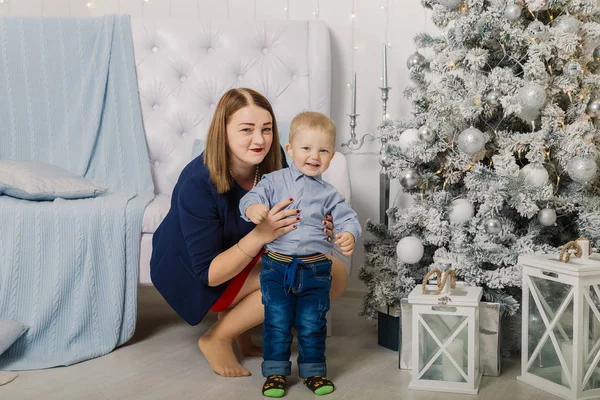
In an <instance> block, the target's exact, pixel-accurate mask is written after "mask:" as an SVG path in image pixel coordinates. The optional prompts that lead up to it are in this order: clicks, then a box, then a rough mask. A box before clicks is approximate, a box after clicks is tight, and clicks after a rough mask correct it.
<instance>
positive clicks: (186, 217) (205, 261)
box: [177, 176, 223, 285]
mask: <svg viewBox="0 0 600 400" xmlns="http://www.w3.org/2000/svg"><path fill="white" fill-rule="evenodd" d="M216 196H217V193H216V191H215V189H214V187H213V186H212V184H211V183H210V181H209V180H208V179H203V177H200V176H192V177H190V179H188V180H187V181H186V182H184V183H183V184H182V186H181V189H180V191H179V196H178V199H177V202H178V207H179V219H180V222H181V229H182V232H183V238H184V241H185V244H186V247H187V250H188V252H189V256H190V259H191V260H192V270H193V272H194V274H195V275H196V277H197V278H199V279H200V280H201V281H202V282H203V283H204V284H205V285H208V269H209V267H210V264H211V262H212V260H213V259H214V258H215V257H216V256H218V255H219V254H220V253H221V252H222V251H223V243H222V241H223V239H222V238H223V223H222V221H221V218H220V216H219V211H218V207H217V198H216Z"/></svg>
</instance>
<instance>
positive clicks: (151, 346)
mask: <svg viewBox="0 0 600 400" xmlns="http://www.w3.org/2000/svg"><path fill="white" fill-rule="evenodd" d="M359 306H360V300H359V299H356V298H349V297H345V298H342V299H340V300H338V301H336V302H334V303H333V305H332V311H331V312H332V320H333V321H334V323H333V335H334V336H333V337H331V338H329V339H328V342H327V361H328V371H329V377H330V378H331V379H332V380H333V381H334V383H335V384H336V387H337V389H336V391H335V392H334V393H332V394H330V395H328V396H325V397H323V398H324V399H327V400H334V399H343V400H351V399H356V400H390V399H403V400H411V399H414V400H436V399H440V400H442V399H444V400H455V399H486V400H496V399H497V400H500V399H502V400H505V399H510V400H517V399H528V400H529V399H531V400H551V399H556V397H553V396H551V395H549V394H547V393H545V392H541V391H539V390H537V389H534V388H533V387H530V386H528V385H526V384H524V383H521V382H519V381H517V379H516V376H517V375H518V374H519V372H520V366H519V364H518V362H517V360H507V361H506V362H505V363H504V373H503V375H502V376H501V377H498V378H491V377H484V378H483V382H482V385H481V389H480V391H479V395H478V396H468V395H449V394H442V393H433V392H415V391H409V390H408V383H409V382H410V371H403V370H399V369H398V353H396V352H393V351H391V350H387V349H384V348H382V347H379V346H377V325H376V321H366V320H364V319H362V318H361V317H359V316H357V310H358V309H359ZM211 321H212V319H207V320H206V321H203V323H202V324H200V325H199V326H196V327H190V326H188V325H187V324H185V323H184V322H182V320H181V319H179V318H178V317H177V316H176V315H175V314H174V313H173V312H172V311H171V310H170V308H169V307H168V306H167V305H166V304H165V303H164V301H163V300H162V299H161V298H160V297H159V296H158V295H157V294H156V292H155V290H154V289H153V288H141V289H140V296H139V317H138V326H137V330H136V335H135V336H134V338H133V339H132V340H131V341H130V342H129V343H128V344H127V345H125V346H123V347H121V348H119V349H117V350H115V351H114V352H112V353H111V354H108V355H106V356H104V357H100V358H98V359H95V360H90V361H87V362H83V363H80V364H77V365H73V366H70V367H63V368H54V369H49V370H41V371H23V372H19V374H20V376H19V377H18V378H17V379H16V380H15V381H13V382H12V383H9V384H8V385H6V386H1V387H0V399H6V400H9V399H10V400H21V399H43V400H54V399H56V400H58V399H60V400H65V399H66V400H70V399H85V400H92V399H102V400H105V399H110V400H116V399H127V400H134V399H161V400H167V399H175V400H184V399H190V400H191V399H193V400H212V399H215V400H221V399H224V400H228V399H232V400H234V399H235V400H251V399H264V397H262V395H261V391H260V390H261V385H262V383H263V377H262V376H261V372H260V363H261V359H260V358H253V359H246V360H244V361H243V364H244V365H245V366H246V367H247V368H248V369H250V371H252V373H253V375H252V376H251V377H248V378H236V379H231V378H229V379H226V378H221V377H219V376H217V375H216V374H214V373H213V372H212V371H211V370H210V368H209V366H208V364H207V363H206V360H205V359H204V358H203V356H202V353H200V351H199V350H198V347H197V346H196V342H197V340H198V337H199V336H200V334H201V333H202V332H203V331H204V330H205V329H206V328H207V327H208V326H209V324H210V323H211ZM255 336H256V337H255V338H256V341H259V340H260V331H258V330H257V331H256V332H255ZM292 357H293V361H294V362H293V365H294V367H293V369H292V374H293V375H294V376H292V377H290V378H289V379H288V382H289V384H290V385H291V386H290V387H289V389H288V393H287V395H286V397H285V399H315V397H317V396H315V395H313V394H312V393H311V392H310V391H309V390H308V389H307V388H305V387H304V386H303V385H302V384H301V382H300V381H299V380H298V378H297V373H298V370H297V367H296V366H295V358H296V353H294V354H292Z"/></svg>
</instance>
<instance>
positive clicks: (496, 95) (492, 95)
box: [485, 90, 500, 107]
mask: <svg viewBox="0 0 600 400" xmlns="http://www.w3.org/2000/svg"><path fill="white" fill-rule="evenodd" d="M485 101H486V102H487V103H488V104H489V105H491V106H494V107H495V106H499V105H500V92H498V91H497V90H492V91H490V92H488V94H487V95H486V96H485Z"/></svg>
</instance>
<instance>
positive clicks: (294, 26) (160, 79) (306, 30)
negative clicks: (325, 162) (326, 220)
mask: <svg viewBox="0 0 600 400" xmlns="http://www.w3.org/2000/svg"><path fill="white" fill-rule="evenodd" d="M132 25H133V38H134V48H135V59H136V66H137V74H138V84H139V92H140V101H141V106H142V114H143V119H144V128H145V130H146V137H147V142H148V149H149V153H150V158H151V162H152V172H153V176H154V184H155V188H156V189H155V190H156V193H157V194H168V195H169V196H170V194H171V192H172V190H173V187H174V185H175V183H176V182H177V178H178V177H179V174H180V173H181V170H182V169H183V167H184V166H185V165H186V164H187V163H188V162H189V161H190V160H191V155H192V152H191V150H192V149H193V148H194V145H198V144H199V145H200V146H202V147H203V144H204V140H205V138H206V133H207V130H208V127H209V125H210V122H211V118H212V115H213V111H214V108H215V106H216V104H217V102H218V101H219V99H220V97H221V96H222V95H223V93H225V92H226V91H227V90H229V89H231V88H234V87H250V88H253V89H256V90H257V91H258V92H260V93H262V94H263V95H265V96H266V97H267V99H268V100H269V101H270V102H271V104H272V105H273V109H274V111H275V115H276V117H277V122H278V127H279V130H280V132H281V136H282V140H281V141H282V143H283V144H285V143H287V138H288V134H287V132H288V129H289V128H288V127H289V123H290V122H291V120H292V118H293V117H294V116H295V115H296V114H298V113H299V112H301V111H303V110H312V111H320V112H323V113H325V114H327V115H329V111H330V97H331V96H330V93H331V53H330V40H329V31H328V30H327V27H326V26H325V24H324V23H323V22H321V21H268V22H257V21H252V22H239V21H222V22H215V21H207V22H199V21H193V20H189V21H185V20H167V21H150V20H139V19H138V20H136V19H133V20H132ZM194 140H200V141H202V142H201V143H198V142H194ZM343 161H344V163H345V160H343ZM332 167H333V166H332Z"/></svg>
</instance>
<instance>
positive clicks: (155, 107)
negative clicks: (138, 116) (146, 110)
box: [152, 104, 160, 110]
mask: <svg viewBox="0 0 600 400" xmlns="http://www.w3.org/2000/svg"><path fill="white" fill-rule="evenodd" d="M159 108H160V106H159V105H158V104H155V105H153V106H152V109H153V110H158V109H159Z"/></svg>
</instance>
